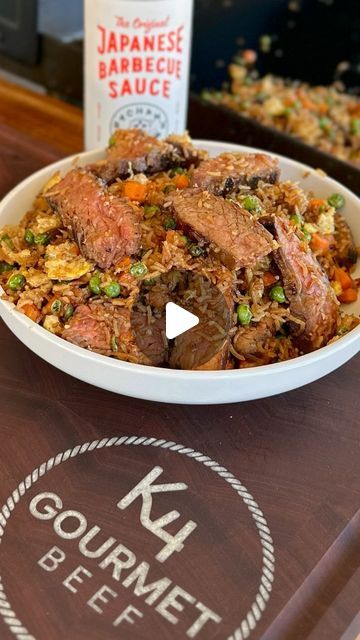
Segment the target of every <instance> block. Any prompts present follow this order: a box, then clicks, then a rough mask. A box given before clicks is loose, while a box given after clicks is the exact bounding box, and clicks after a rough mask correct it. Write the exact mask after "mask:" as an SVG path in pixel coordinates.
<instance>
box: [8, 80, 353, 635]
mask: <svg viewBox="0 0 360 640" xmlns="http://www.w3.org/2000/svg"><path fill="white" fill-rule="evenodd" d="M0 98H1V101H0V195H3V194H5V192H6V191H7V190H9V189H10V188H11V187H12V186H13V185H15V184H16V183H17V182H19V180H20V179H22V178H23V177H25V176H26V175H28V174H30V173H31V172H33V171H34V170H36V169H37V168H40V167H41V166H43V165H45V164H47V163H49V162H51V161H53V160H55V159H56V158H58V157H60V156H61V155H64V154H65V153H68V152H70V151H78V150H79V149H80V146H81V136H82V130H81V122H82V120H81V114H80V112H78V111H76V110H75V109H74V108H73V107H68V106H66V105H62V104H60V103H57V102H56V101H55V100H53V99H51V100H50V101H49V99H48V98H44V97H38V96H34V95H32V94H28V93H27V92H24V91H23V90H18V89H15V88H14V89H13V88H12V87H11V86H10V85H5V84H3V85H1V86H0ZM0 353H1V358H0V396H1V405H0V411H1V418H0V436H1V448H0V502H1V504H4V503H5V502H6V501H7V500H8V497H9V496H10V495H11V494H12V492H13V491H14V490H15V489H16V487H17V486H18V485H19V483H21V482H22V481H23V480H24V479H25V477H26V476H27V475H28V474H31V473H32V472H33V471H34V470H35V469H37V468H38V467H39V466H40V465H41V464H42V463H43V462H46V461H47V460H48V459H51V458H53V457H54V456H57V454H59V453H60V452H63V451H65V450H67V449H69V448H70V449H72V448H73V447H75V446H76V445H82V444H83V443H85V442H91V441H93V440H101V439H102V438H112V437H115V436H117V437H118V438H120V437H121V436H128V437H129V436H132V435H136V436H140V437H144V438H150V437H153V438H154V439H162V440H163V441H164V442H168V441H172V442H175V443H179V444H182V445H184V446H185V447H187V448H189V449H194V450H195V451H198V452H201V453H203V454H204V455H205V456H209V458H211V459H212V460H215V461H217V462H218V463H219V465H220V466H221V467H225V468H226V469H227V470H229V472H231V473H232V474H233V475H234V476H235V478H237V479H238V480H240V481H241V483H243V485H244V486H245V487H246V488H247V490H248V491H249V492H250V494H251V495H252V496H253V498H254V500H256V502H257V504H258V507H259V509H260V510H261V511H262V512H263V515H264V518H265V519H266V522H267V525H265V524H262V522H263V521H262V520H261V519H260V520H258V524H259V523H260V526H263V527H265V529H264V528H263V531H266V526H268V527H269V528H270V531H271V536H272V539H273V546H274V555H275V573H274V576H275V577H274V582H273V586H272V591H271V595H270V598H269V599H268V602H267V605H266V608H265V610H264V611H263V613H262V615H261V617H260V619H259V620H258V622H257V623H256V626H255V628H254V629H253V630H252V631H251V633H250V637H251V638H254V639H258V640H260V639H262V640H298V639H299V640H302V639H305V638H306V639H308V638H309V639H310V640H323V639H324V640H335V639H338V638H341V637H342V635H343V634H345V633H347V635H346V637H345V636H344V638H345V640H355V639H356V637H357V634H358V633H359V632H360V622H359V624H357V623H356V622H355V623H354V625H353V627H351V623H352V622H353V620H354V619H355V617H356V615H357V613H358V610H359V603H360V576H359V573H360V572H359V558H360V511H359V501H360V479H359V453H360V446H359V445H360V442H359V415H360V395H359V392H358V387H359V379H360V376H359V374H360V358H359V357H356V358H354V359H353V360H352V361H350V362H349V363H347V364H346V365H345V366H343V367H342V368H341V369H339V370H338V371H336V372H334V373H332V374H331V375H329V376H327V377H326V378H324V379H323V380H320V381H318V382H315V383H313V384H311V385H309V386H307V387H304V388H302V389H299V390H296V391H293V392H290V393H287V394H284V395H280V396H277V397H273V398H269V399H264V400H259V401H256V402H248V403H243V404H237V405H227V406H211V407H193V406H187V405H184V406H174V405H160V404H155V403H149V402H145V401H137V400H134V399H130V398H126V397H124V396H118V395H115V394H111V393H108V392H105V391H102V390H100V389H96V388H94V387H91V386H89V385H87V384H85V383H82V382H80V381H77V380H76V379H74V378H70V377H69V376H67V375H66V374H64V373H62V372H61V371H59V370H57V369H55V368H54V367H52V366H50V365H48V364H47V363H46V362H44V361H42V360H40V358H38V357H37V356H36V355H35V354H33V353H32V352H30V351H29V350H28V349H26V348H25V347H24V346H23V345H22V344H21V343H20V342H19V341H18V340H17V339H16V338H15V337H14V336H13V335H12V334H11V332H10V331H9V330H8V329H7V328H6V327H5V326H4V324H3V323H1V325H0ZM164 442H163V443H162V444H164ZM110 444H111V441H110ZM48 466H51V464H50V465H48ZM156 466H159V467H161V468H162V469H163V474H162V476H161V477H159V478H158V479H157V480H156V482H157V483H169V482H170V483H173V482H183V483H185V484H186V485H187V487H188V488H187V489H186V490H181V491H177V492H176V493H175V492H171V493H164V494H163V495H160V494H158V493H154V495H153V508H152V511H151V519H152V520H155V518H159V517H161V516H162V515H164V514H165V513H167V512H168V511H171V510H172V509H176V510H178V512H179V513H180V516H179V519H178V520H177V521H175V522H173V523H171V524H170V525H168V527H167V530H168V531H169V532H171V533H172V534H173V535H174V534H175V533H176V532H177V531H178V530H179V529H180V528H181V526H183V525H184V524H185V523H186V522H187V521H189V520H193V521H195V522H196V524H197V527H196V529H195V530H194V531H193V533H191V534H190V535H189V537H188V538H187V539H186V540H185V542H184V548H183V550H182V551H179V552H174V553H173V554H172V555H171V556H170V557H169V558H168V559H167V560H166V561H165V562H164V563H161V562H159V561H158V560H156V558H155V556H156V555H157V554H158V552H159V551H160V549H161V548H162V547H163V546H164V543H163V542H162V541H161V540H160V539H159V537H157V536H156V535H155V534H154V533H153V532H151V531H149V530H148V529H147V528H146V527H145V526H143V525H142V524H141V522H140V519H139V514H140V507H141V504H142V498H141V497H139V498H137V499H136V500H135V501H134V503H133V504H132V505H130V506H129V507H127V508H126V509H125V510H120V509H118V508H117V506H116V505H117V502H118V501H119V500H120V499H121V498H123V497H124V496H125V495H126V494H127V493H128V491H130V489H132V488H133V487H134V486H135V485H137V483H138V482H139V481H140V480H141V479H142V478H144V477H145V476H146V474H147V473H149V471H151V470H152V469H153V468H154V467H156ZM220 473H221V470H220ZM34 479H36V475H33V480H34ZM27 485H30V482H29V481H28V483H27ZM42 492H52V493H55V494H56V495H58V496H59V497H60V498H61V500H62V502H63V507H62V509H59V511H64V510H68V509H72V510H76V511H78V512H80V513H81V514H83V515H84V516H86V518H87V521H88V528H87V530H88V529H89V528H91V527H93V526H94V525H98V526H99V527H101V533H100V534H99V542H100V538H101V543H102V542H104V541H105V540H106V539H107V538H108V537H109V536H113V537H114V538H115V539H116V541H117V543H120V542H121V543H122V544H123V545H125V547H127V549H129V550H130V551H131V552H132V553H133V554H135V555H136V564H134V565H133V568H134V567H135V566H137V565H138V564H139V563H140V562H142V561H145V562H147V563H149V565H150V569H149V575H148V578H147V580H146V584H147V583H150V582H153V581H154V580H159V579H160V578H163V577H166V578H168V579H169V580H171V585H170V586H169V587H168V590H167V591H166V592H165V595H164V596H161V597H159V598H158V600H156V602H155V603H154V604H153V605H148V604H146V603H145V598H146V597H147V596H146V595H142V596H137V595H135V594H134V585H132V587H127V588H126V587H125V586H123V585H122V581H123V580H124V579H125V578H126V576H128V575H129V574H130V572H131V569H130V568H128V569H124V571H123V574H122V576H121V578H120V582H119V581H116V580H115V579H114V578H113V577H112V575H111V566H110V567H108V568H105V569H101V568H100V567H99V562H101V559H98V560H95V559H93V558H92V559H90V558H85V557H84V556H83V555H82V554H81V552H80V551H79V548H78V542H79V539H76V540H69V539H63V538H61V537H59V535H58V534H57V533H56V532H55V531H54V528H53V520H39V519H37V518H36V517H34V515H32V514H31V513H30V511H29V504H30V501H31V500H32V499H33V498H34V497H35V496H36V495H38V494H40V493H42ZM20 493H24V495H22V496H21V497H20V494H17V493H15V494H14V498H13V499H14V500H15V501H16V500H17V499H18V498H19V502H18V504H16V506H15V508H14V510H13V511H12V510H11V509H12V503H11V500H10V502H8V505H9V511H7V509H6V508H5V511H4V510H3V511H2V513H3V517H5V520H6V526H5V527H4V532H3V536H2V538H1V540H2V541H1V544H0V576H1V582H0V638H1V639H4V640H10V639H11V638H14V637H16V633H17V637H19V638H21V637H22V638H23V640H24V639H25V638H27V639H28V640H29V638H30V637H31V636H32V637H34V638H36V640H45V639H46V640H47V639H50V640H53V639H54V640H58V639H60V638H67V639H69V640H82V639H85V638H87V639H90V640H92V639H97V638H101V639H105V640H107V639H108V638H109V640H110V639H111V640H112V639H113V638H114V639H115V638H118V637H121V638H125V639H126V640H127V639H128V638H129V640H131V639H133V638H144V639H145V640H147V639H151V640H153V639H155V638H156V639H158V638H159V639H160V640H162V639H163V638H164V639H167V638H175V639H177V638H187V637H190V636H189V635H186V632H187V630H189V628H191V625H192V623H193V622H194V620H195V619H196V618H197V617H198V615H200V611H199V610H198V609H196V602H198V601H201V602H202V603H203V604H204V605H206V606H207V607H208V608H210V609H211V610H212V611H214V612H216V613H217V614H218V615H219V616H220V617H221V618H222V620H221V622H220V623H216V622H208V623H206V624H205V625H204V627H203V628H202V629H201V630H199V632H198V633H197V634H196V636H194V637H196V638H199V639H200V640H203V639H205V638H211V639H220V638H228V637H231V635H232V634H234V631H235V629H237V628H238V627H239V625H240V623H241V621H242V620H243V619H244V617H245V616H246V614H247V612H248V611H249V608H250V607H251V605H252V603H253V602H254V599H255V597H256V594H257V591H258V589H259V584H260V579H261V575H262V549H264V547H262V546H261V544H260V537H259V530H258V529H257V527H256V523H255V521H254V519H253V518H252V516H251V514H250V512H249V510H248V508H247V506H246V504H245V503H244V501H243V500H242V498H241V496H239V495H238V494H237V493H236V491H234V488H233V487H232V486H231V483H230V482H227V481H226V479H224V478H223V477H221V476H220V475H219V474H218V473H216V471H215V472H214V471H213V470H211V468H210V466H206V465H205V464H203V463H201V461H200V462H199V461H197V460H196V459H195V458H191V457H189V456H187V455H186V452H185V454H180V453H177V452H176V451H173V450H170V449H166V448H164V447H163V446H161V443H160V445H159V446H156V447H155V446H152V444H151V443H150V445H149V446H146V447H145V446H143V444H141V443H140V444H138V445H137V446H135V445H134V444H128V445H126V444H123V445H122V446H115V445H114V446H109V447H103V448H101V449H98V450H97V449H95V450H92V451H87V452H86V453H83V454H82V455H76V456H74V457H71V458H69V459H68V460H67V461H64V462H62V463H61V464H58V465H57V466H55V467H54V468H53V469H51V470H50V469H49V470H48V471H47V472H46V473H45V474H44V475H43V476H42V477H40V478H39V479H38V480H37V482H36V483H33V484H32V486H29V487H28V489H27V490H25V489H24V491H22V490H21V491H20ZM245 498H246V496H245ZM49 500H50V499H48V501H49ZM50 502H51V500H50ZM248 503H249V499H248ZM44 504H45V503H44V502H43V503H42V505H44ZM249 504H250V506H251V504H253V503H251V501H250V503H249ZM39 508H40V507H39ZM256 513H257V514H258V515H259V512H258V511H257V512H256ZM8 515H9V517H7V516H8ZM179 523H180V524H179ZM0 524H4V523H2V520H1V517H0ZM76 524H77V521H76V520H74V519H72V520H70V519H69V520H68V522H67V524H66V525H65V523H64V529H66V530H67V531H71V530H73V529H74V528H76ZM265 542H266V540H265ZM54 545H56V546H57V547H59V548H60V549H61V550H62V551H63V552H64V553H65V554H66V559H65V560H64V562H63V563H62V564H61V565H59V567H58V569H56V570H55V571H53V572H49V571H45V570H44V569H43V568H41V566H40V565H39V564H38V561H39V559H40V558H41V557H43V556H44V555H45V554H46V552H47V551H48V550H49V549H50V548H51V547H53V546H54ZM89 547H90V545H89ZM92 548H93V549H95V548H96V544H95V540H94V542H93V547H92ZM105 556H106V554H105V555H104V556H102V557H101V558H103V557H105ZM123 559H124V558H123ZM79 565H82V566H83V567H84V568H85V569H87V571H89V572H91V573H92V576H91V578H90V577H89V576H85V575H84V574H83V575H82V579H83V583H82V584H81V583H79V582H76V581H73V582H72V585H73V586H74V587H75V588H77V589H78V591H77V593H73V592H71V591H70V590H69V589H68V588H67V587H65V586H64V585H63V584H62V582H63V581H64V580H65V578H66V577H67V576H68V575H69V574H70V573H71V572H72V571H73V570H74V569H75V568H76V567H77V566H79ZM270 565H271V562H270ZM270 578H271V572H270ZM104 584H106V585H107V586H108V587H110V588H111V589H112V590H113V592H114V593H116V594H117V595H116V597H115V596H109V595H107V598H108V600H109V602H108V603H107V604H105V603H101V602H99V601H98V604H101V607H102V608H103V610H104V613H103V614H99V613H98V612H96V611H94V610H93V609H92V608H91V607H90V606H89V605H88V604H86V603H87V601H88V600H89V598H90V597H91V596H92V595H93V594H94V593H95V591H96V590H97V589H99V587H101V586H102V585H104ZM174 585H179V586H180V587H181V588H182V589H184V590H185V591H186V592H187V593H188V594H190V595H191V596H192V598H193V601H192V602H185V601H184V600H181V602H182V604H183V605H184V610H183V611H178V610H176V609H174V608H170V607H169V608H168V612H169V613H170V612H171V613H172V614H173V615H174V614H176V616H177V618H178V620H179V621H178V622H177V623H176V624H172V623H171V622H169V620H168V619H166V618H165V617H164V616H163V615H162V614H161V613H159V611H157V610H156V607H157V606H158V603H160V601H161V600H163V598H164V597H165V596H166V594H167V593H168V591H169V590H170V589H171V588H172V587H173V586H174ZM1 586H2V588H3V589H4V591H2V590H1ZM4 593H5V594H6V598H7V599H8V600H7V601H5V600H4V595H3V594H4ZM7 602H9V603H10V604H9V605H8V604H7ZM128 605H132V606H134V607H136V608H137V609H138V610H139V611H140V612H141V613H142V614H143V617H142V618H140V617H136V614H134V613H133V614H132V617H133V618H134V619H135V623H134V624H133V625H132V624H130V623H129V622H126V621H125V622H122V623H121V624H119V625H118V626H116V627H115V626H113V621H114V620H115V619H116V618H117V616H119V615H120V614H121V612H122V611H123V610H124V609H125V608H126V607H127V606H128ZM9 607H10V612H11V614H12V613H13V614H14V615H6V612H7V611H9ZM160 609H161V607H160ZM11 619H13V620H14V619H15V620H17V619H18V620H19V623H18V624H17V622H16V623H13V624H11ZM20 623H21V625H22V626H23V627H24V629H22V626H21V625H20ZM11 628H12V630H11ZM347 630H349V631H348V632H347ZM241 637H244V638H245V637H247V636H246V630H245V632H244V629H243V634H242V635H239V633H237V635H236V634H234V638H241Z"/></svg>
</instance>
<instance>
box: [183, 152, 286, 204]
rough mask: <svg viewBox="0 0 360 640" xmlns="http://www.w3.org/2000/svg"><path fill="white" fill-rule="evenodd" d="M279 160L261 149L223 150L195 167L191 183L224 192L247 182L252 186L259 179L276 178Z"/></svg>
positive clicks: (278, 170)
mask: <svg viewBox="0 0 360 640" xmlns="http://www.w3.org/2000/svg"><path fill="white" fill-rule="evenodd" d="M279 175H280V169H279V162H278V160H277V159H276V158H271V157H270V156H267V155H265V154H264V153H222V154H221V155H220V156H217V157H216V158H209V159H208V160H205V161H204V162H202V163H201V164H200V166H199V167H198V168H197V169H195V171H194V173H193V176H192V181H191V186H193V187H200V188H201V189H206V190H208V191H211V192H212V193H215V194H216V195H222V196H224V195H226V194H227V193H231V192H234V191H238V190H239V189H240V188H241V187H242V186H244V185H247V186H249V187H251V188H252V189H255V188H256V187H257V185H258V183H259V182H260V180H262V181H264V182H270V183H274V182H277V181H278V179H279Z"/></svg>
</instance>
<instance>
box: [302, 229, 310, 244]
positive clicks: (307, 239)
mask: <svg viewBox="0 0 360 640" xmlns="http://www.w3.org/2000/svg"><path fill="white" fill-rule="evenodd" d="M301 232H302V234H303V236H304V240H305V241H306V242H310V240H311V233H309V231H307V229H305V228H304V227H302V229H301Z"/></svg>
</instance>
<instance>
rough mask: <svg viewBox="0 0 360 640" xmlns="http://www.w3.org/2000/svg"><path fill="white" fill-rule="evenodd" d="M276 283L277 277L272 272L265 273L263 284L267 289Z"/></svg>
mask: <svg viewBox="0 0 360 640" xmlns="http://www.w3.org/2000/svg"><path fill="white" fill-rule="evenodd" d="M274 282H276V277H275V276H274V274H273V273H271V271H265V273H264V275H263V283H264V285H265V287H270V285H272V284H274Z"/></svg>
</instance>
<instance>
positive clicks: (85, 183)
mask: <svg viewBox="0 0 360 640" xmlns="http://www.w3.org/2000/svg"><path fill="white" fill-rule="evenodd" d="M46 199H47V201H48V202H49V204H50V206H51V207H52V208H53V209H54V210H55V211H57V212H58V213H59V215H60V216H61V219H62V222H63V224H64V226H65V227H66V228H67V229H69V230H70V231H71V233H72V235H73V236H74V239H75V240H76V242H77V243H78V245H79V247H80V250H81V252H82V253H83V255H84V256H85V257H86V258H89V259H90V260H93V261H94V262H96V263H97V264H98V265H99V267H102V268H103V269H108V268H109V267H110V266H111V265H113V264H115V263H116V262H117V261H118V260H120V259H121V258H122V257H123V256H124V255H132V254H134V253H136V252H137V251H138V250H139V248H140V213H139V211H138V209H137V208H136V206H135V205H133V204H132V203H131V202H130V200H128V199H127V198H119V197H117V196H116V195H113V194H111V193H109V191H108V189H107V187H106V186H104V184H103V183H102V182H101V181H100V180H99V179H98V178H96V177H95V176H94V175H93V174H91V173H89V172H88V171H85V170H84V169H73V170H72V171H70V172H69V173H68V174H67V175H66V176H65V177H64V178H63V179H62V180H61V181H60V182H58V183H57V184H56V185H55V186H54V187H53V188H52V189H50V190H49V191H48V192H47V193H46Z"/></svg>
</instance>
